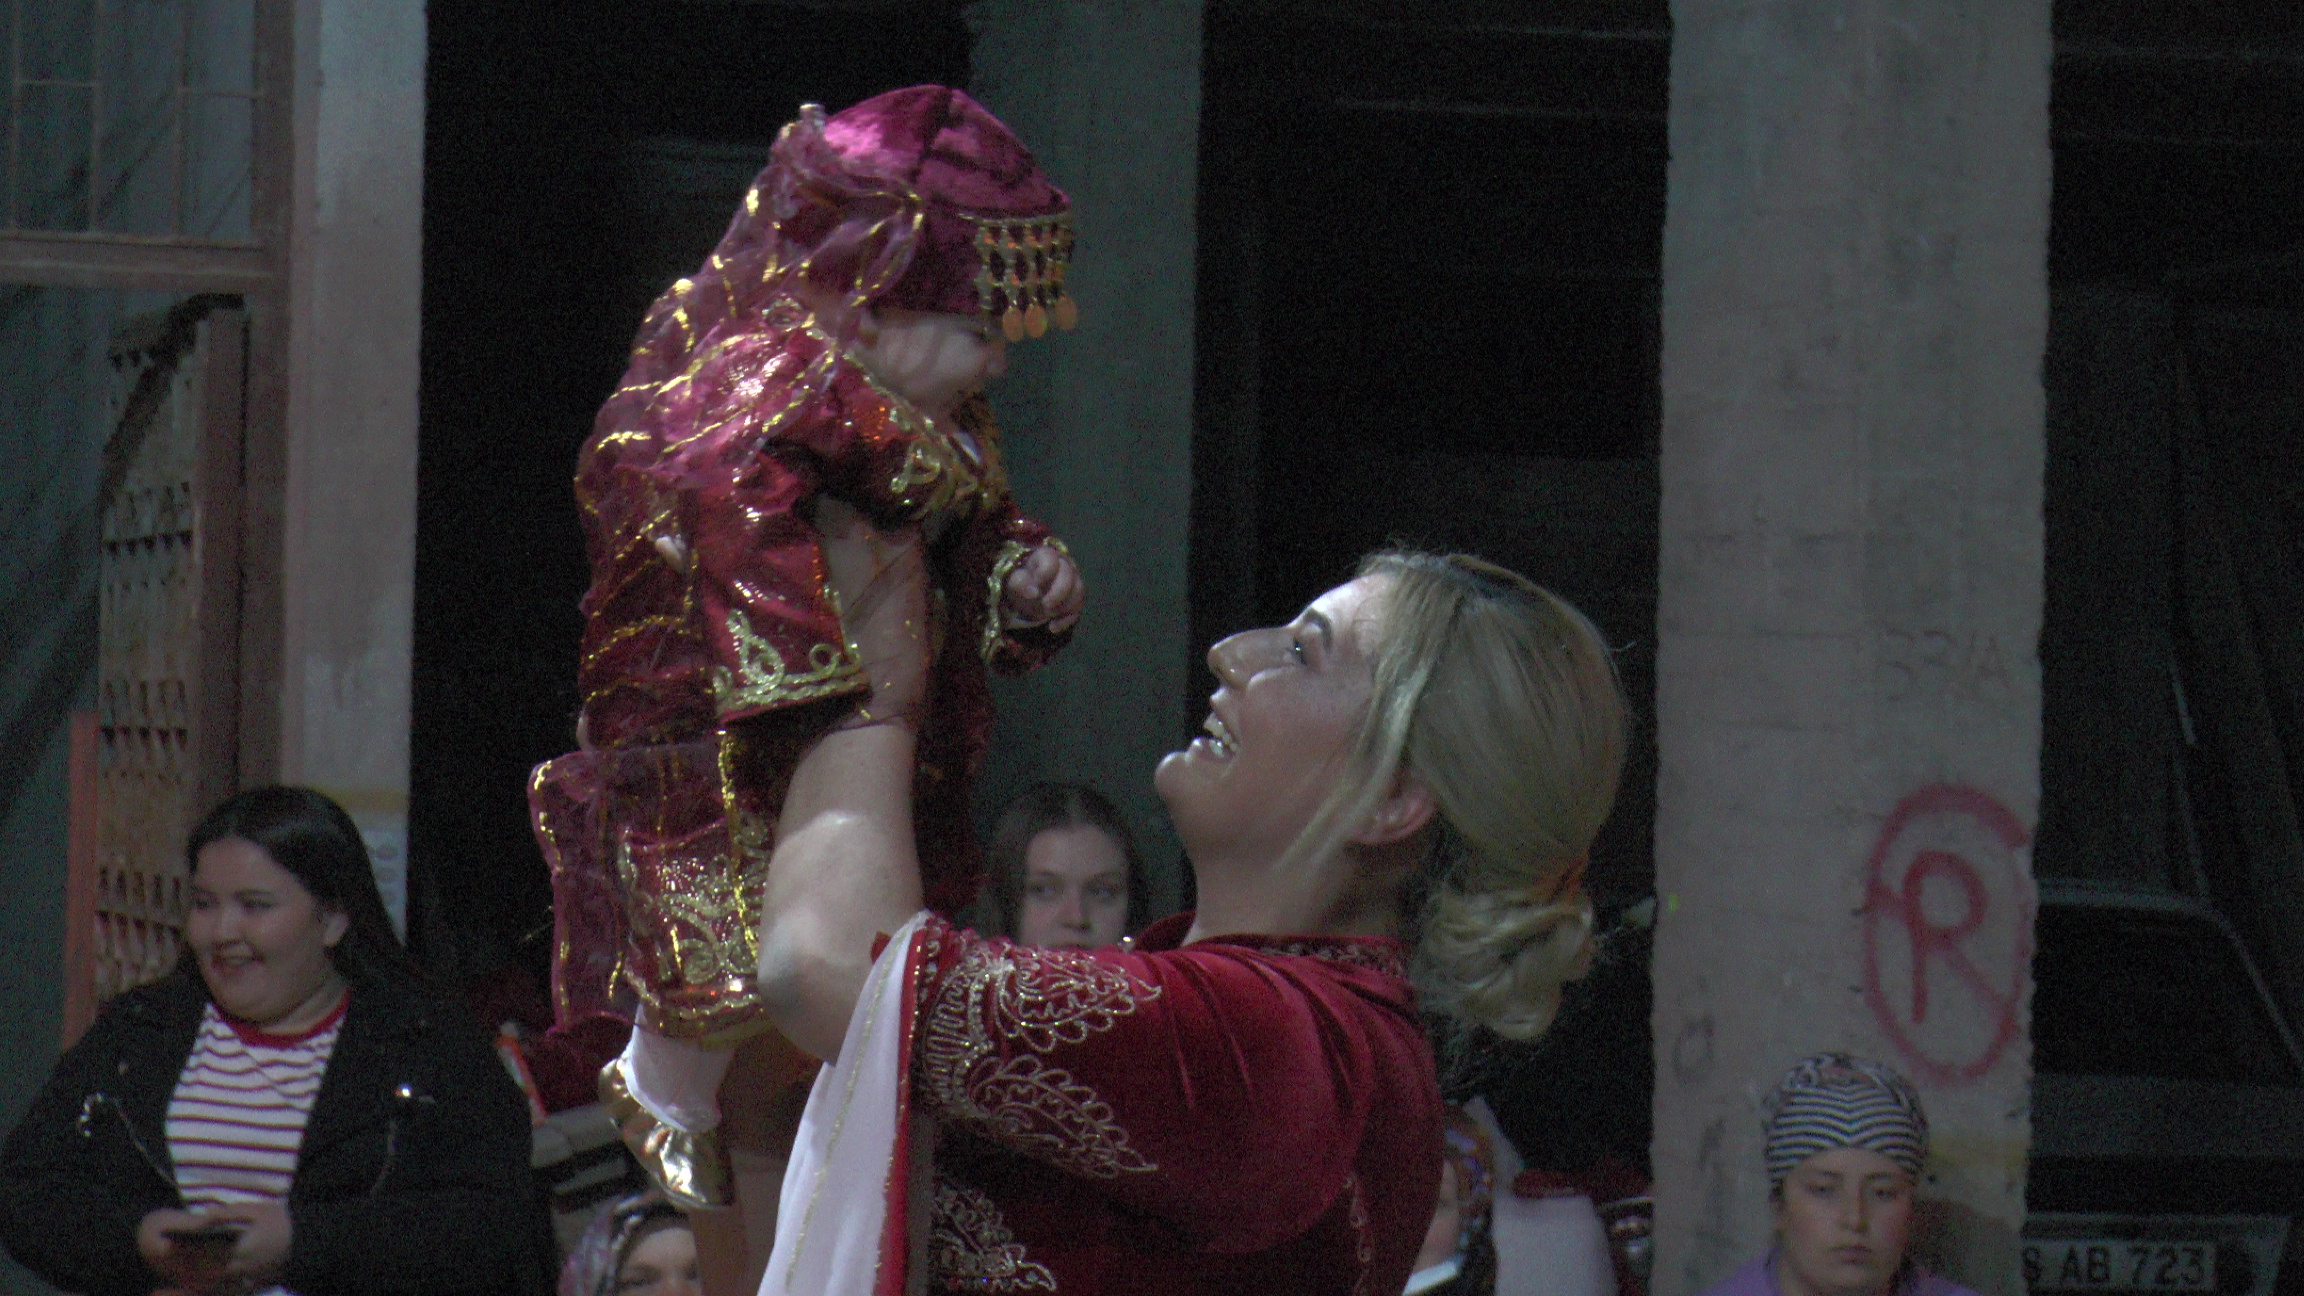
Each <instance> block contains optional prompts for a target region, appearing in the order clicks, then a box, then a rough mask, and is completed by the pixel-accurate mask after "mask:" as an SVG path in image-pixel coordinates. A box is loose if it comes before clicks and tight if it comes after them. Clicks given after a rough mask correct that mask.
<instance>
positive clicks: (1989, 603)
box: [1654, 0, 2050, 1296]
mask: <svg viewBox="0 0 2304 1296" xmlns="http://www.w3.org/2000/svg"><path fill="white" fill-rule="evenodd" d="M2048 11H2049V5H2048V0H2007V2H2006V3H1994V4H1988V5H1977V4H1968V3H1960V2H1957V0H1675V3H1674V4H1673V6H1672V15H1673V27H1674V38H1673V51H1672V92H1671V123H1670V131H1671V150H1672V151H1671V164H1670V173H1669V200H1668V214H1667V217H1666V221H1665V235H1664V293H1663V311H1664V363H1663V387H1664V427H1663V465H1662V472H1663V508H1662V528H1663V535H1662V552H1661V564H1662V579H1661V599H1660V607H1659V614H1658V619H1659V630H1658V634H1659V640H1658V643H1659V647H1658V654H1657V657H1658V676H1659V681H1658V696H1657V703H1658V713H1659V714H1658V740H1659V749H1660V761H1661V769H1660V774H1659V778H1658V795H1657V832H1656V854H1657V860H1656V864H1657V886H1658V891H1659V893H1660V895H1661V898H1662V918H1661V922H1660V925H1659V929H1658V938H1657V944H1656V960H1655V987H1656V1009H1655V1018H1654V1024H1655V1032H1656V1055H1657V1086H1656V1134H1655V1137H1656V1144H1655V1165H1656V1177H1657V1188H1656V1191H1657V1242H1658V1248H1657V1267H1656V1273H1655V1288H1656V1290H1657V1292H1658V1293H1659V1296H1686V1294H1687V1293H1691V1292H1694V1291H1697V1290H1698V1289H1700V1288H1702V1287H1704V1286H1705V1285H1707V1284H1709V1283H1711V1282H1713V1281H1715V1280H1717V1279H1719V1278H1721V1277H1724V1276H1725V1275H1726V1274H1727V1273H1728V1272H1729V1271H1730V1270H1731V1269H1732V1268H1733V1267H1734V1266H1735V1265H1736V1264H1738V1263H1740V1262H1741V1261H1743V1260H1744V1259H1746V1258H1748V1257H1750V1256H1752V1255H1755V1254H1757V1253H1759V1252H1761V1251H1762V1250H1764V1249H1765V1248H1766V1247H1767V1246H1768V1244H1769V1239H1770V1225H1769V1204H1768V1198H1767V1180H1766V1176H1765V1174H1764V1172H1763V1170H1762V1167H1761V1162H1760V1132H1761V1114H1760V1108H1759V1100H1760V1099H1761V1097H1762V1096H1763V1095H1764V1094H1765V1093H1766V1092H1767V1090H1768V1089H1769V1088H1770V1087H1771V1086H1772V1085H1773V1084H1774V1082H1775V1080H1776V1079H1777V1077H1778V1076H1779V1075H1780V1074H1781V1073H1782V1072H1783V1070H1784V1069H1785V1067H1786V1066H1787V1065H1789V1064H1790V1063H1791V1062H1792V1061H1793V1060H1794V1059H1795V1058H1797V1057H1799V1056H1800V1055H1802V1054H1805V1053H1808V1052H1810V1051H1814V1050H1818V1049H1826V1048H1842V1049H1849V1050H1853V1051H1856V1052H1859V1053H1863V1054H1868V1055H1870V1056H1873V1057H1876V1058H1879V1059H1881V1060H1884V1061H1887V1062H1889V1063H1892V1064H1894V1065H1896V1066H1897V1067H1899V1068H1901V1069H1903V1070H1904V1071H1905V1072H1906V1073H1907V1074H1909V1075H1910V1076H1911V1077H1912V1078H1913V1080H1914V1081H1915V1082H1917V1083H1918V1085H1919V1086H1920V1088H1921V1091H1922V1093H1923V1095H1924V1098H1925V1101H1926V1103H1927V1106H1928V1110H1929V1115H1930V1117H1931V1118H1932V1120H1933V1121H1934V1124H1935V1130H1936V1144H1935V1157H1934V1160H1933V1163H1932V1165H1931V1167H1930V1170H1929V1173H1928V1176H1927V1182H1926V1183H1925V1184H1924V1185H1923V1189H1922V1192H1923V1196H1924V1197H1925V1198H1928V1199H1929V1200H1930V1205H1929V1207H1928V1217H1929V1227H1928V1229H1927V1234H1926V1235H1927V1237H1928V1238H1929V1239H1930V1240H1929V1241H1927V1243H1926V1246H1927V1248H1928V1254H1929V1258H1930V1259H1931V1260H1932V1262H1933V1267H1937V1268H1939V1269H1940V1270H1942V1271H1945V1272H1948V1273H1950V1274H1951V1275H1952V1276H1954V1277H1956V1278H1958V1279H1960V1280H1961V1281H1964V1282H1967V1283H1969V1284H1970V1285H1972V1286H1975V1287H1977V1288H1979V1289H1981V1290H1983V1291H1985V1292H1988V1293H1995V1294H1996V1296H2018V1294H2019V1293H2020V1292H2021V1291H2022V1283H2021V1281H2020V1276H2019V1272H2018V1267H2017V1254H2016V1251H2017V1247H2016V1237H2017V1229H2018V1228H2019V1226H2020V1224H2021V1222H2022V1218H2023V1211H2024V1165H2025V1154H2026V1149H2027V1146H2028V1140H2029V1122H2028V1116H2027V1106H2026V1103H2027V1086H2028V1079H2029V1071H2030V1059H2029V1045H2028V1041H2027V1034H2026V1031H2027V1017H2026V1013H2027V1004H2028V997H2029V994H2030V975H2029V960H2030V937H2031V916H2032V911H2033V907H2034V890H2033V885H2032V881H2031V866H2030V859H2029V833H2030V829H2031V827H2032V825H2033V822H2034V816H2035V813H2036V807H2037V802H2038V788H2039V779H2038V753H2039V708H2040V697H2039V669H2038V663H2037V656H2036V646H2037V639H2038V635H2039V629H2040V616H2041V474H2042V445H2043V435H2044V404H2043V398H2042V394H2041V385H2040V364H2041V356H2042V352H2043V348H2044V345H2045V338H2046V331H2047V292H2046V258H2047V243H2046V237H2047V221H2048V182H2049V152H2048V116H2047V109H2048V73H2049V56H2050V46H2049V22H2048Z"/></svg>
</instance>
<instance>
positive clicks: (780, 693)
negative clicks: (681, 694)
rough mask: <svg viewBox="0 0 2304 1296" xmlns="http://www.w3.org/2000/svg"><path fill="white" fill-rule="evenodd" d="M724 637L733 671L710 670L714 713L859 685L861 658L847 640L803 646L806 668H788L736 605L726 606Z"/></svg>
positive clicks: (777, 703)
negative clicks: (732, 647)
mask: <svg viewBox="0 0 2304 1296" xmlns="http://www.w3.org/2000/svg"><path fill="white" fill-rule="evenodd" d="M728 637H729V638H730V639H731V640H734V641H735V644H736V669H735V670H733V671H731V670H729V669H728V668H727V667H725V666H714V667H713V668H712V699H713V702H714V703H715V704H716V705H717V706H718V707H719V708H720V714H722V715H727V714H729V713H730V712H734V711H750V710H754V709H756V708H760V707H777V706H783V705H785V704H786V703H791V702H805V701H809V700H810V699H813V698H820V697H830V696H832V695H833V694H835V693H846V692H849V691H851V690H854V689H859V688H863V687H864V686H865V681H864V662H863V659H862V658H860V657H859V656H857V653H856V650H855V648H854V647H853V646H851V645H849V644H844V643H842V644H829V643H820V644H817V645H815V646H814V647H812V648H810V649H809V650H808V669H807V670H805V671H794V670H789V669H787V668H786V667H785V665H784V657H783V654H781V653H779V652H777V651H776V646H775V645H774V644H772V643H769V642H768V641H767V640H766V639H763V638H761V637H760V635H759V634H758V633H756V632H755V631H754V630H753V629H752V619H751V618H750V617H748V616H745V615H744V609H742V608H730V609H728Z"/></svg>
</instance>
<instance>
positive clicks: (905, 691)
mask: <svg viewBox="0 0 2304 1296" xmlns="http://www.w3.org/2000/svg"><path fill="white" fill-rule="evenodd" d="M816 530H817V531H818V533H819V534H821V535H822V536H823V544H824V565H825V567H826V569H827V574H828V575H829V576H830V578H831V583H832V592H833V594H834V595H836V596H837V597H838V598H839V600H840V623H841V626H842V627H843V628H844V629H845V630H846V631H847V632H848V640H849V642H850V643H853V644H855V645H856V650H857V652H858V653H859V654H860V655H861V656H862V658H863V661H864V672H865V674H866V675H867V676H868V677H869V678H870V679H871V681H872V701H871V702H870V703H869V704H868V705H867V706H866V707H865V711H866V712H867V713H868V714H867V717H866V718H868V719H870V720H875V721H878V720H893V719H898V718H900V717H911V716H916V715H917V714H918V713H919V710H920V707H921V706H922V704H923V703H925V701H926V700H927V695H928V666H929V663H930V662H931V661H932V660H933V659H934V657H935V648H934V646H933V642H932V636H931V635H930V634H929V624H928V564H927V560H926V558H925V556H924V554H923V552H922V547H921V544H920V533H919V531H918V530H916V529H912V528H906V529H904V530H901V531H892V532H884V531H880V530H878V529H876V528H874V527H873V526H872V524H871V522H870V521H869V520H867V519H866V518H865V517H864V515H863V514H861V513H859V512H857V511H856V510H855V509H854V508H851V507H849V506H848V505H846V504H844V503H841V502H840V501H839V500H834V499H825V500H822V501H819V502H818V504H817V508H816Z"/></svg>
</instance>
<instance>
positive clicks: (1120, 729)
mask: <svg viewBox="0 0 2304 1296" xmlns="http://www.w3.org/2000/svg"><path fill="white" fill-rule="evenodd" d="M969 21H970V23H971V25H972V26H973V27H974V28H975V32H976V47H975V54H974V58H973V64H972V65H973V68H974V75H973V78H972V83H971V92H972V93H974V94H975V95H976V96H977V97H978V98H980V99H981V100H982V101H983V102H984V104H985V106H986V107H988V108H990V109H991V110H992V111H993V112H994V113H997V114H998V115H999V116H1000V118H1001V119H1002V120H1003V121H1006V122H1007V123H1008V124H1009V125H1010V126H1012V127H1014V128H1015V130H1016V132H1017V134H1018V135H1020V136H1022V137H1023V139H1024V140H1025V142H1026V143H1028V144H1029V145H1031V147H1032V149H1033V151H1034V153H1035V155H1037V156H1038V158H1039V159H1040V162H1041V165H1042V166H1043V167H1045V168H1046V169H1047V171H1048V173H1049V175H1051V176H1053V177H1054V178H1055V180H1056V183H1057V184H1059V185H1061V186H1062V187H1063V188H1064V189H1065V191H1066V192H1067V193H1069V194H1070V195H1071V197H1072V202H1073V208H1074V211H1075V213H1076V215H1077V219H1078V221H1079V248H1078V252H1077V254H1076V256H1077V262H1076V266H1075V270H1074V273H1073V274H1072V275H1071V277H1070V278H1069V280H1068V281H1067V284H1068V286H1069V287H1070V289H1071V290H1072V293H1073V295H1074V296H1075V297H1077V298H1078V299H1079V302H1080V327H1079V328H1078V329H1077V330H1076V331H1074V332H1072V333H1070V334H1051V335H1050V336H1049V337H1048V338H1047V339H1044V340H1041V341H1036V342H1028V343H1025V344H1024V345H1022V346H1018V347H1014V348H1012V349H1011V350H1010V352H1009V372H1008V376H1007V377H1006V378H1005V379H1003V380H1002V381H1001V383H1000V385H999V386H998V387H997V388H995V389H994V391H993V398H994V401H995V403H996V404H997V405H998V407H999V409H1000V412H1001V420H1002V424H1003V426H1004V427H1005V429H1006V430H1007V431H1008V433H1009V436H1008V441H1007V450H1008V462H1009V475H1010V477H1011V479H1012V480H1013V482H1014V484H1015V488H1016V495H1017V498H1018V499H1019V500H1021V501H1022V502H1023V505H1024V508H1025V510H1026V511H1027V512H1029V513H1031V514H1032V515H1033V516H1035V517H1038V518H1040V519H1042V520H1043V521H1046V522H1048V523H1049V524H1050V525H1052V526H1054V527H1055V528H1056V529H1057V531H1058V533H1059V534H1061V535H1062V536H1063V537H1064V538H1065V541H1066V543H1068V544H1069V545H1070V546H1071V549H1072V553H1073V555H1074V556H1075V557H1076V558H1078V560H1079V562H1080V566H1081V569H1082V571H1083V572H1084V573H1085V574H1086V576H1087V578H1088V582H1089V603H1088V614H1087V617H1086V619H1085V620H1084V621H1083V622H1082V623H1081V628H1080V631H1079V634H1078V636H1077V637H1076V638H1075V639H1074V641H1073V643H1072V646H1071V647H1070V648H1068V649H1067V650H1066V651H1065V652H1064V654H1063V656H1062V657H1061V658H1059V659H1058V660H1057V661H1056V662H1055V663H1054V664H1052V665H1050V666H1049V667H1047V668H1045V669H1043V670H1041V671H1039V672H1037V673H1035V674H1033V675H1031V676H1029V677H1027V678H1025V679H1023V680H1019V681H1016V682H1014V683H1011V684H1005V685H1003V686H1001V687H1000V688H999V690H998V696H999V704H1000V720H999V728H998V731H997V733H996V734H995V737H994V743H993V754H992V758H991V764H990V766H989V768H987V769H986V771H985V774H984V777H983V779H982V780H981V782H980V783H979V788H980V789H981V791H980V793H979V797H980V803H981V804H982V805H983V806H984V807H985V809H986V811H987V812H990V811H991V810H993V809H995V808H996V807H997V806H998V805H999V804H1001V803H1002V802H1003V801H1005V800H1006V799H1007V797H1008V796H1010V795H1013V794H1014V793H1015V792H1017V791H1019V790H1021V788H1022V787H1023V786H1024V785H1025V784H1026V783H1029V782H1032V781H1035V780H1039V779H1066V780H1077V781H1082V782H1087V783H1091V784H1094V785H1095V786H1096V787H1097V788H1098V789H1099V790H1101V791H1102V792H1104V793H1105V794H1106V795H1108V796H1110V797H1111V798H1112V799H1113V800H1114V801H1115V802H1116V803H1118V805H1119V806H1120V808H1121V810H1122V811H1123V812H1124V813H1126V815H1127V816H1128V819H1129V822H1130V823H1132V824H1134V825H1136V826H1137V829H1138V831H1139V833H1140V835H1141V836H1142V838H1143V844H1144V846H1145V848H1146V851H1145V853H1146V857H1147V859H1149V860H1150V861H1151V862H1152V863H1153V867H1154V868H1155V869H1156V870H1157V871H1158V872H1159V874H1160V876H1158V877H1156V878H1155V882H1156V885H1155V893H1156V898H1159V899H1161V900H1163V901H1165V902H1168V903H1173V901H1174V899H1175V896H1176V894H1177V880H1178V879H1177V876H1176V874H1175V873H1174V872H1173V870H1172V869H1171V868H1170V867H1168V866H1169V865H1170V864H1172V862H1173V861H1174V860H1175V859H1176V857H1177V849H1176V845H1175V836H1174V833H1173V831H1172V830H1171V829H1170V828H1169V826H1168V821H1167V816H1166V813H1165V812H1164V811H1163V810H1162V809H1161V807H1160V800H1159V798H1158V797H1157V796H1155V795H1154V794H1153V791H1152V767H1153V766H1154V765H1155V764H1156V763H1157V762H1158V761H1159V758H1160V756H1161V755H1162V754H1163V753H1165V752H1167V751H1168V750H1169V749H1170V748H1172V747H1174V746H1175V745H1176V744H1177V743H1178V742H1179V741H1180V740H1181V739H1182V738H1183V736H1184V735H1183V730H1184V726H1185V715H1186V710H1185V699H1184V687H1185V685H1184V681H1185V665H1186V663H1187V662H1188V661H1189V660H1190V657H1189V654H1190V653H1192V652H1194V651H1196V649H1195V648H1194V647H1193V645H1191V644H1189V643H1188V642H1187V641H1186V634H1185V628H1186V626H1187V625H1188V624H1189V621H1190V615H1189V608H1188V606H1187V603H1186V600H1185V531H1186V524H1187V521H1188V519H1189V517H1190V511H1191V464H1192V449H1191V448H1192V355H1193V351H1192V335H1193V305H1192V282H1193V280H1192V273H1191V267H1192V264H1193V257H1194V250H1195V243H1196V239H1195V232H1194V231H1195V226H1194V212H1195V182H1196V179H1197V176H1198V170H1199V162H1198V156H1199V140H1200V5H1199V4H1198V3H1197V2H1196V0H1177V2H1176V3H1169V4H1158V5H1145V4H1134V3H1124V2H1123V0H985V2H984V3H981V4H978V5H976V6H974V7H973V8H971V10H970V11H969ZM1204 646H1205V645H1202V647H1204Z"/></svg>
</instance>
